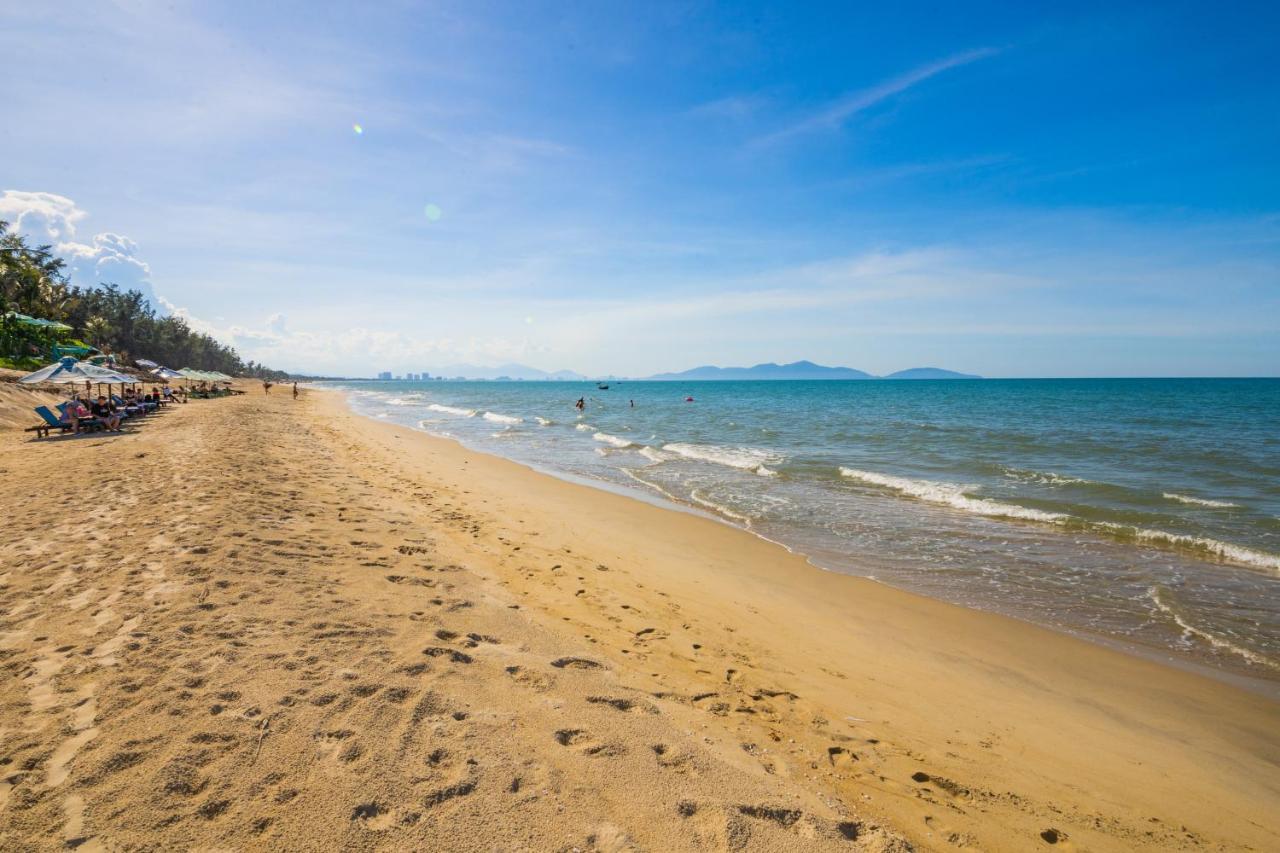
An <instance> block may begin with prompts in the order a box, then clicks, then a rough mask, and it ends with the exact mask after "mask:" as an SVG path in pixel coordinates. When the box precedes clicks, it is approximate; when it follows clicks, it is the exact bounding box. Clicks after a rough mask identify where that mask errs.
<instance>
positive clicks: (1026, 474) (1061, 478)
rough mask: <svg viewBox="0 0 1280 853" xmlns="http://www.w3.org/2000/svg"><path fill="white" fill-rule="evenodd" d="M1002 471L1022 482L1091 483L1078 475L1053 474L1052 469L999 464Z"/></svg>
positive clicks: (1053, 483) (1065, 484)
mask: <svg viewBox="0 0 1280 853" xmlns="http://www.w3.org/2000/svg"><path fill="white" fill-rule="evenodd" d="M1000 467H1001V469H1002V470H1003V471H1004V475H1005V476H1006V477H1008V478H1009V479H1011V480H1018V481H1020V482H1023V483H1040V484H1041V485H1045V486H1074V485H1085V484H1088V483H1091V482H1092V481H1091V480H1085V479H1082V478H1080V477H1069V476H1067V475H1065V474H1055V473H1054V472H1052V471H1030V470H1027V469H1023V468H1011V467H1009V466H1008V465H1002V466H1000Z"/></svg>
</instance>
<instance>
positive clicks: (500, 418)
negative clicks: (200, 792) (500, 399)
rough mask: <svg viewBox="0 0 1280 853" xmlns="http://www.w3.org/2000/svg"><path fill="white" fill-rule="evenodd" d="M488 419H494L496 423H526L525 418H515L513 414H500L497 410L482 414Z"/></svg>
mask: <svg viewBox="0 0 1280 853" xmlns="http://www.w3.org/2000/svg"><path fill="white" fill-rule="evenodd" d="M482 417H483V418H484V419H485V420H486V421H492V422H493V423H495V424H519V423H524V418H514V417H512V416H511V415H500V414H498V413H497V412H485V413H484V415H483V416H482Z"/></svg>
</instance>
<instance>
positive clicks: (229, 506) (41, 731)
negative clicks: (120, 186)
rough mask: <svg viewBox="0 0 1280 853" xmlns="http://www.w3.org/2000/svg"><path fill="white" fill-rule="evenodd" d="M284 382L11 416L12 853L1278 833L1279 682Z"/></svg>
mask: <svg viewBox="0 0 1280 853" xmlns="http://www.w3.org/2000/svg"><path fill="white" fill-rule="evenodd" d="M250 391H251V392H252V393H250V394H249V395H247V396H243V397H231V398H223V399H218V400H200V401H193V402H192V403H191V404H190V405H187V406H180V407H174V408H173V409H172V410H170V411H167V412H165V413H164V414H162V415H158V416H156V417H155V418H154V419H152V418H148V419H145V420H144V421H143V423H142V424H140V425H138V426H136V427H133V428H131V429H129V430H126V431H125V432H124V433H121V434H115V435H112V436H108V437H97V436H90V437H82V438H75V439H69V440H47V441H26V440H25V439H24V437H23V436H22V435H21V434H19V433H6V434H5V435H4V436H0V438H3V440H4V441H5V442H8V449H9V452H8V453H6V455H5V463H4V468H5V474H6V479H7V482H11V483H12V488H11V489H10V490H8V491H7V492H6V495H7V498H0V500H3V501H5V503H4V509H5V511H6V514H7V515H8V517H9V519H10V522H11V525H12V529H13V530H14V531H16V535H15V536H14V537H12V538H11V540H10V541H4V542H0V565H2V566H4V567H5V568H4V569H0V662H3V664H4V669H3V671H4V672H5V675H6V677H7V678H9V683H8V687H7V689H6V694H5V695H6V696H7V697H9V698H8V699H7V701H6V702H3V703H0V758H3V759H4V760H5V762H6V764H7V766H8V767H9V768H10V769H9V771H8V772H6V773H5V774H3V775H0V846H2V847H5V848H6V849H7V848H9V847H14V848H23V847H31V846H36V847H41V848H45V847H48V848H53V847H60V846H65V845H66V844H68V843H71V844H72V845H73V846H78V847H79V849H83V850H88V851H97V850H105V849H116V848H119V847H165V848H182V849H187V848H199V849H212V848H218V849H245V848H260V847H284V846H288V847H295V848H296V847H308V848H313V849H320V848H323V849H333V848H339V847H340V848H344V849H373V848H384V847H399V848H420V849H453V850H475V851H481V850H492V849H495V848H500V849H512V850H547V849H552V850H562V849H571V848H573V847H578V848H579V849H599V850H617V851H622V850H690V851H694V850H697V851H707V850H714V851H726V853H727V851H734V850H743V849H768V850H796V851H800V850H805V851H808V850H849V851H868V853H904V851H907V850H948V849H954V848H955V847H957V846H959V847H969V848H979V849H984V850H992V851H1011V853H1012V851H1023V850H1027V849H1036V848H1038V847H1041V846H1045V847H1048V846H1049V845H1050V844H1052V845H1053V846H1054V847H1055V848H1056V849H1065V850H1071V849H1089V850H1101V851H1110V850H1114V851H1121V850H1134V849H1150V850H1161V851H1165V850H1191V849H1203V848H1213V849H1229V850H1237V849H1238V850H1247V849H1255V850H1256V849H1272V848H1275V847H1278V846H1280V824H1277V821H1276V818H1275V815H1277V814H1280V773H1278V772H1277V768H1278V767H1280V737H1278V736H1277V732H1278V731H1280V705H1277V703H1276V702H1274V701H1269V700H1267V699H1265V698H1264V697H1261V696H1259V695H1256V694H1254V693H1250V692H1247V691H1244V690H1240V689H1237V688H1234V687H1231V686H1229V685H1225V684H1223V683H1222V682H1220V681H1216V680H1211V679H1209V678H1207V677H1203V676H1199V675H1196V674H1192V673H1187V672H1184V671H1181V670H1178V669H1174V668H1172V667H1168V666H1165V665H1161V664H1157V663H1152V662H1149V661H1145V660H1142V659H1140V658H1136V657H1133V656H1131V655H1128V654H1124V653H1121V652H1118V651H1113V650H1111V649H1107V648H1105V647H1102V646H1099V645H1096V644H1093V643H1089V642H1085V641H1083V640H1080V639H1076V638H1074V637H1070V636H1067V635H1064V634H1061V633H1058V632H1055V631H1051V630H1049V629H1046V628H1040V627H1037V626H1035V625H1031V624H1029V623H1025V622H1022V621H1019V620H1015V619H1011V618H1007V617H1002V616H999V615H996V614H990V613H984V612H979V611H974V610H968V609H964V608H960V607H957V606H954V605H949V604H946V603H943V602H939V601H936V600H933V599H927V598H924V597H921V596H918V595H915V594H912V593H909V592H904V591H900V590H896V589H893V588H891V587H888V586H886V585H884V584H883V583H879V582H875V581H870V580H867V579H863V578H858V577H856V576H851V575H844V574H837V573H834V572H829V571H824V570H819V569H817V568H815V567H814V566H812V565H811V564H809V563H808V562H807V561H806V560H805V559H803V558H802V557H800V556H798V555H795V554H791V553H788V552H787V551H785V550H784V549H782V548H779V547H777V546H775V545H772V544H770V543H768V542H765V541H763V540H761V539H759V538H758V537H754V536H744V535H742V534H743V532H744V531H742V530H740V529H737V528H734V527H732V526H730V525H727V524H724V523H722V522H718V521H717V520H714V519H709V518H705V517H700V516H698V515H695V514H692V513H687V512H673V511H671V510H670V509H668V508H665V507H661V506H656V505H653V504H650V503H647V502H642V501H638V500H636V499H634V498H632V497H629V496H624V495H618V494H613V493H610V492H606V491H603V490H600V489H597V488H595V487H592V486H585V485H579V484H574V483H569V482H566V481H563V480H561V479H558V478H554V477H552V476H549V475H546V474H542V473H538V472H536V471H533V470H531V469H530V468H528V467H527V466H524V465H521V464H519V463H516V462H512V461H509V460H505V459H502V458H499V457H495V456H490V455H486V454H483V453H479V452H476V451H471V450H468V449H466V448H464V447H462V446H461V445H459V444H458V443H456V442H454V441H452V440H449V439H444V438H439V437H435V436H431V435H428V434H426V433H424V432H421V431H415V430H412V429H409V428H406V427H401V426H397V425H394V424H388V423H383V422H380V421H378V420H376V419H370V418H366V417H364V416H361V415H357V414H355V413H353V412H351V411H350V410H349V409H348V408H347V406H346V402H345V400H344V399H342V398H341V397H338V396H335V395H333V394H329V393H325V394H315V393H311V390H310V389H306V390H304V392H303V395H302V398H301V399H300V400H297V401H294V400H292V399H291V398H290V396H289V395H287V394H277V393H273V394H271V395H269V396H264V395H263V394H261V392H260V390H258V389H252V388H251V389H250ZM121 460H126V461H127V463H128V470H129V476H127V477H120V478H118V479H116V480H113V490H112V497H111V500H110V501H109V502H105V503H104V502H103V501H101V499H100V496H99V495H96V494H93V493H90V492H87V491H84V490H80V491H73V492H72V493H70V494H67V495H65V496H63V498H62V499H61V509H62V512H59V513H56V514H54V515H52V516H51V515H50V514H49V513H48V511H47V508H46V507H44V506H42V505H40V504H38V503H36V502H30V501H26V500H20V499H18V498H17V496H18V495H23V494H28V493H38V492H39V490H40V489H41V488H44V487H46V484H47V478H48V472H49V471H50V470H55V469H56V470H63V471H66V472H67V474H68V476H75V477H80V476H85V477H91V476H95V475H96V474H97V473H99V472H101V471H103V470H109V469H110V468H111V466H119V464H120V462H121ZM67 542H80V543H85V544H86V549H84V550H82V549H75V548H68V547H62V546H61V545H60V544H55V543H67ZM10 566H13V567H17V568H16V569H14V568H9V567H10Z"/></svg>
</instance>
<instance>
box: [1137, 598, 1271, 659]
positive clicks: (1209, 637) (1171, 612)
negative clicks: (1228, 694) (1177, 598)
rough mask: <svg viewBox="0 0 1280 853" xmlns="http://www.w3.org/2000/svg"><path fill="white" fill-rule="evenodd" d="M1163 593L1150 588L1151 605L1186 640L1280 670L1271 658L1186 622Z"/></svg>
mask: <svg viewBox="0 0 1280 853" xmlns="http://www.w3.org/2000/svg"><path fill="white" fill-rule="evenodd" d="M1163 592H1164V590H1163V588H1162V587H1159V586H1153V587H1150V588H1149V589H1147V598H1148V599H1150V600H1151V603H1152V604H1154V605H1155V606H1156V609H1157V610H1159V611H1160V612H1161V613H1163V614H1164V615H1165V616H1168V617H1169V618H1170V619H1172V620H1173V621H1174V624H1176V625H1177V626H1178V627H1179V628H1181V629H1182V636H1183V637H1184V638H1186V639H1191V638H1192V637H1199V638H1200V639H1201V640H1204V641H1205V642H1206V643H1208V644H1209V645H1211V646H1213V647H1214V648H1216V649H1223V650H1224V651H1228V652H1232V653H1233V654H1237V655H1239V656H1240V657H1242V658H1244V659H1245V660H1247V661H1250V662H1252V663H1256V664H1261V665H1262V666H1269V667H1271V668H1272V669H1280V664H1277V663H1276V662H1275V661H1273V660H1271V659H1270V658H1268V657H1265V656H1263V655H1260V654H1258V653H1257V652H1255V651H1252V650H1251V649H1246V648H1243V647H1241V646H1237V645H1236V644H1235V643H1233V642H1231V641H1230V640H1226V639H1223V638H1222V637H1219V636H1218V635H1217V634H1214V633H1211V632H1209V631H1206V630H1204V629H1203V628H1197V627H1196V626H1195V625H1192V624H1191V623H1190V622H1188V621H1187V620H1186V618H1184V617H1183V615H1182V614H1181V613H1179V612H1178V610H1177V608H1176V607H1175V606H1174V605H1172V604H1170V603H1168V602H1166V601H1165V600H1164V596H1163V594H1162V593H1163Z"/></svg>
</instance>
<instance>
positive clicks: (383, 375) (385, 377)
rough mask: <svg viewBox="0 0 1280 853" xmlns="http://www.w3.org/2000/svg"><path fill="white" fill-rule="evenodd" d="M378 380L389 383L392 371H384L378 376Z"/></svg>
mask: <svg viewBox="0 0 1280 853" xmlns="http://www.w3.org/2000/svg"><path fill="white" fill-rule="evenodd" d="M378 378H379V379H381V380H382V381H384V382H385V381H387V380H388V379H390V378H391V371H390V370H384V371H382V372H381V373H379V374H378Z"/></svg>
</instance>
